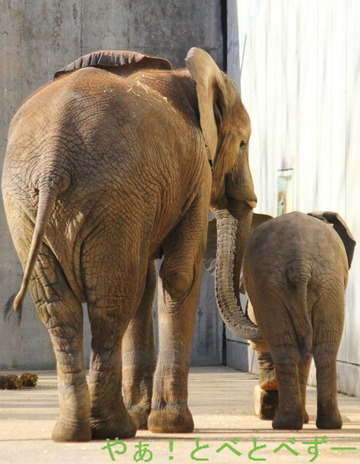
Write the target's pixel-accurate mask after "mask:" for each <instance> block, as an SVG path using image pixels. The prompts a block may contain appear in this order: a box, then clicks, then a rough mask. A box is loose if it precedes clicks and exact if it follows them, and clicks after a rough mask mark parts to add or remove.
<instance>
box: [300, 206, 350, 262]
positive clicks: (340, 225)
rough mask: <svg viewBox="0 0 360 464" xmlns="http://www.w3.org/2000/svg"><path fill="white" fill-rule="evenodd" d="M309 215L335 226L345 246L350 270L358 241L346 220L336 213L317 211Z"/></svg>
mask: <svg viewBox="0 0 360 464" xmlns="http://www.w3.org/2000/svg"><path fill="white" fill-rule="evenodd" d="M308 215H309V216H313V217H315V218H317V219H320V220H322V221H325V222H327V223H329V224H332V225H333V226H334V229H335V231H336V232H337V233H338V235H339V236H340V238H341V240H342V241H343V244H344V246H345V250H346V255H347V259H348V265H349V269H350V267H351V263H352V260H353V256H354V251H355V245H356V241H355V239H354V237H353V235H352V233H351V232H350V229H349V228H348V226H347V224H346V222H345V221H344V219H343V218H342V217H341V216H340V214H338V213H334V212H332V211H319V212H318V211H316V212H313V213H308Z"/></svg>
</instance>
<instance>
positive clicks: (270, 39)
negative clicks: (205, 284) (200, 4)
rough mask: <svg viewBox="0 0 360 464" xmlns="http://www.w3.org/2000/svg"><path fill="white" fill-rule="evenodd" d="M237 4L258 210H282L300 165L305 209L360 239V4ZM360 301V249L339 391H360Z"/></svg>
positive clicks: (352, 0)
mask: <svg viewBox="0 0 360 464" xmlns="http://www.w3.org/2000/svg"><path fill="white" fill-rule="evenodd" d="M228 6H229V14H232V15H233V16H232V17H233V19H232V23H229V24H228V27H229V31H228V32H229V36H231V41H230V43H229V54H228V60H229V70H228V71H229V74H230V75H231V76H234V77H235V78H236V79H237V80H239V79H240V73H239V72H238V70H237V63H236V62H235V61H233V59H232V56H233V55H232V49H231V48H232V44H233V43H235V42H236V35H237V36H238V37H239V42H238V43H239V44H240V42H241V40H242V39H241V38H243V37H244V36H246V54H245V59H244V62H243V67H242V72H241V79H240V82H238V85H240V86H241V89H242V98H243V101H244V103H245V105H246V107H247V109H248V111H249V114H250V117H251V120H252V127H253V135H252V142H251V154H250V158H251V167H252V172H253V178H254V182H255V188H256V192H257V194H258V197H259V202H258V209H257V211H258V212H262V213H268V214H272V215H274V214H276V211H277V207H276V206H277V205H276V202H277V192H276V176H277V170H278V169H281V168H293V169H294V183H295V202H294V207H295V209H298V210H300V211H304V212H308V211H314V210H333V211H338V212H339V213H340V214H341V215H342V216H343V218H344V219H345V220H346V222H347V223H348V225H349V227H350V229H351V231H352V233H353V235H354V236H355V238H357V239H358V241H360V181H359V173H360V136H359V130H360V27H359V24H360V1H358V0H259V1H252V0H238V1H235V0H232V1H230V2H228ZM254 11H255V12H256V14H254ZM240 12H241V14H240ZM246 15H248V16H247V17H246ZM236 16H237V17H238V18H239V20H238V23H237V24H236V21H235V20H234V18H236ZM240 18H241V20H240ZM249 18H251V20H250V19H249ZM249 23H251V27H249V26H248V25H249ZM244 28H246V29H245V30H244ZM240 54H241V52H240ZM264 114H265V117H264ZM359 307H360V245H359V247H358V249H357V250H356V251H355V256H354V262H353V266H352V269H351V270H350V275H349V284H348V289H347V294H346V322H345V330H344V335H343V341H342V344H341V348H340V351H339V355H338V359H339V361H341V362H339V366H338V370H339V388H340V389H344V390H346V389H347V390H348V391H349V392H350V393H357V394H360V385H358V383H357V382H355V381H354V379H356V378H359V372H360V337H359V333H360V311H359V310H358V308H359ZM231 349H232V357H233V356H234V350H233V345H232V348H231ZM350 367H351V368H350ZM350 377H351V378H350ZM354 385H355V386H354ZM343 387H344V388H343Z"/></svg>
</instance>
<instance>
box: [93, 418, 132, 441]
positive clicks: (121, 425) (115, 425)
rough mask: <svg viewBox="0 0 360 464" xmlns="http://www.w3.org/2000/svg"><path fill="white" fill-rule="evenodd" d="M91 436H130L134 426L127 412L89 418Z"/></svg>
mask: <svg viewBox="0 0 360 464" xmlns="http://www.w3.org/2000/svg"><path fill="white" fill-rule="evenodd" d="M91 431H92V438H95V439H105V438H116V437H117V438H131V437H134V436H135V434H136V427H135V425H134V424H133V422H132V420H131V418H130V416H129V415H128V414H126V415H121V416H116V417H115V416H113V417H107V418H104V417H102V418H91Z"/></svg>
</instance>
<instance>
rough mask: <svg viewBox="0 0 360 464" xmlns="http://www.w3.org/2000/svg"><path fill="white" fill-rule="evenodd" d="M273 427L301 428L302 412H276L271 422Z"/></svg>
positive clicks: (282, 428) (281, 428)
mask: <svg viewBox="0 0 360 464" xmlns="http://www.w3.org/2000/svg"><path fill="white" fill-rule="evenodd" d="M272 427H273V429H280V430H301V429H302V428H303V413H302V411H299V413H296V412H286V413H281V412H277V413H276V415H275V418H274V420H273V422H272Z"/></svg>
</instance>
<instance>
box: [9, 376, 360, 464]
mask: <svg viewBox="0 0 360 464" xmlns="http://www.w3.org/2000/svg"><path fill="white" fill-rule="evenodd" d="M36 373H37V374H38V375H39V381H38V386H37V387H36V388H35V389H27V390H13V391H10V390H2V391H0V463H1V464H2V463H19V464H22V463H24V464H35V463H36V464H47V463H59V464H65V463H82V462H86V463H91V464H102V463H111V462H118V463H123V464H128V463H136V462H151V463H152V464H160V463H161V464H162V463H169V462H174V463H186V464H189V463H196V462H207V463H209V464H215V463H216V464H220V463H226V464H230V463H231V464H232V463H240V464H241V463H246V462H248V463H250V462H254V461H255V462H256V461H259V462H267V463H276V464H278V463H287V464H291V463H294V464H295V463H297V464H299V463H308V462H316V463H319V464H321V463H324V464H328V463H341V464H342V463H356V462H360V398H353V397H349V396H345V395H339V404H340V410H341V412H342V415H343V420H344V426H343V429H342V430H335V431H325V430H318V429H317V428H316V426H315V415H316V389H315V388H311V387H309V389H308V401H307V404H308V407H307V409H308V412H309V414H310V423H309V424H307V425H305V426H304V429H303V430H302V431H289V432H284V431H274V430H272V428H271V422H269V421H260V420H259V419H258V418H256V417H255V416H254V413H253V389H254V386H255V385H256V383H257V377H256V376H255V375H253V374H248V373H245V372H239V371H235V370H233V369H230V368H226V367H211V368H193V369H192V370H191V373H190V379H189V403H190V408H191V411H192V413H193V416H194V421H195V431H194V432H193V433H191V434H174V435H165V434H152V433H150V432H148V431H140V432H138V433H137V435H136V437H135V438H133V439H126V440H124V441H122V440H121V439H120V440H119V444H118V445H114V440H110V442H109V449H107V448H106V446H107V442H106V441H105V440H103V441H101V440H99V441H91V442H89V443H70V444H59V443H53V442H52V441H51V439H50V435H51V430H52V427H53V425H54V423H55V420H56V417H57V413H58V402H57V389H56V374H55V372H41V371H40V372H36ZM316 441H317V442H318V443H319V442H322V443H319V444H318V445H316V444H315V442H316ZM111 445H113V446H111ZM125 447H126V448H125ZM103 448H105V449H103ZM316 448H317V451H316ZM334 448H342V449H334ZM349 448H356V449H349ZM125 449H126V450H125ZM253 450H254V451H253ZM115 451H118V453H122V454H117V453H115ZM252 451H253V452H252ZM110 452H112V453H113V459H112V457H111V455H110ZM316 452H317V453H318V454H316ZM240 453H241V454H240Z"/></svg>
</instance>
